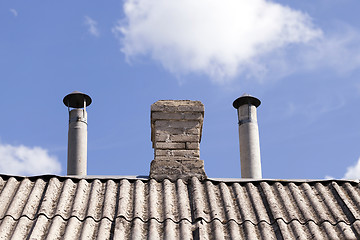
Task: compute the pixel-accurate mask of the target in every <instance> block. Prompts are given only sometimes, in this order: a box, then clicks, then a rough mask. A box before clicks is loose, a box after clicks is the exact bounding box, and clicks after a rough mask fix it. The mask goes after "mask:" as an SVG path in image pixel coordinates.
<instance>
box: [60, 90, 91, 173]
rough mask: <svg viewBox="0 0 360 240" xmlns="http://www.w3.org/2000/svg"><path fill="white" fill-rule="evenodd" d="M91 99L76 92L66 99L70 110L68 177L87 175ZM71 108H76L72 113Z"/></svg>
mask: <svg viewBox="0 0 360 240" xmlns="http://www.w3.org/2000/svg"><path fill="white" fill-rule="evenodd" d="M91 101H92V100H91V98H90V97H89V96H88V95H86V94H84V93H81V92H78V91H75V92H72V93H70V94H68V95H67V96H65V97H64V99H63V102H64V104H65V106H67V107H68V110H69V132H68V163H67V175H86V174H87V112H86V107H87V106H89V105H90V104H91ZM70 108H74V109H72V110H71V111H70Z"/></svg>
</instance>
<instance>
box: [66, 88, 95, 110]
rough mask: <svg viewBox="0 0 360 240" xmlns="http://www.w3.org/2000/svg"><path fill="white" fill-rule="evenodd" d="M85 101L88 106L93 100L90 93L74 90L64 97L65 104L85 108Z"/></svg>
mask: <svg viewBox="0 0 360 240" xmlns="http://www.w3.org/2000/svg"><path fill="white" fill-rule="evenodd" d="M84 102H85V103H86V107H87V106H89V105H90V104H91V102H92V100H91V98H90V97H89V95H87V94H85V93H82V92H79V91H74V92H72V93H70V94H68V95H66V96H65V97H64V99H63V103H64V104H65V106H67V107H72V108H83V107H84V106H85V103H84Z"/></svg>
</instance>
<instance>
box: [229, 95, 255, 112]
mask: <svg viewBox="0 0 360 240" xmlns="http://www.w3.org/2000/svg"><path fill="white" fill-rule="evenodd" d="M244 104H252V105H254V106H255V107H258V106H260V104H261V101H260V100H259V99H257V98H256V97H253V96H251V95H249V94H246V93H244V94H243V95H242V96H241V97H239V98H238V99H236V100H235V101H234V102H233V107H234V108H236V109H238V108H239V107H240V106H242V105H244Z"/></svg>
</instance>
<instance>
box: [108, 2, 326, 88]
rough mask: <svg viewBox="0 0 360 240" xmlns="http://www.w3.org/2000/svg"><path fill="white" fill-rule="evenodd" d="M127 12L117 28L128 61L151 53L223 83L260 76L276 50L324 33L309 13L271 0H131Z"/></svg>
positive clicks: (173, 67) (175, 69)
mask: <svg viewBox="0 0 360 240" xmlns="http://www.w3.org/2000/svg"><path fill="white" fill-rule="evenodd" d="M124 13H125V18H124V19H123V20H121V21H119V22H118V24H117V25H116V26H115V27H114V28H113V32H114V33H115V34H116V35H117V36H118V37H119V39H120V41H121V45H122V48H121V51H122V52H123V53H124V54H125V55H126V57H127V59H128V61H132V60H133V59H134V58H136V57H137V56H148V57H150V58H151V59H153V60H156V61H158V62H160V63H161V64H162V65H163V67H164V68H165V69H167V70H168V71H170V72H172V73H174V74H176V75H183V74H189V73H199V74H205V75H208V76H209V77H211V78H212V79H213V80H214V81H218V82H223V81H224V80H227V79H231V78H233V77H235V76H236V75H238V74H243V75H246V76H249V77H256V78H260V77H261V76H262V75H263V74H264V73H265V72H266V71H267V65H266V63H267V62H268V61H265V62H264V61H262V59H264V58H265V59H266V58H267V57H268V56H269V54H270V53H272V52H274V51H276V50H278V49H282V48H284V47H287V46H292V45H294V44H308V43H310V42H311V41H312V40H314V39H318V38H321V36H322V31H321V30H320V29H318V28H316V27H315V26H314V25H313V24H312V20H311V18H310V17H309V16H308V15H307V14H305V13H302V12H300V11H296V10H293V9H291V8H289V7H286V6H282V5H280V4H277V3H274V2H270V1H266V0H253V1H246V0H197V1H193V0H182V1H175V0H173V1H169V0H125V3H124ZM280 60H281V59H280Z"/></svg>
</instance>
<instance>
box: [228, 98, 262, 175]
mask: <svg viewBox="0 0 360 240" xmlns="http://www.w3.org/2000/svg"><path fill="white" fill-rule="evenodd" d="M260 103H261V102H260V100H259V99H257V98H255V97H253V96H250V95H247V94H244V95H243V96H241V97H240V98H238V99H236V100H235V101H234V103H233V106H234V108H236V109H237V112H238V118H239V143H240V161H241V177H242V178H257V179H261V178H262V171H261V158H260V141H259V127H258V123H257V113H256V108H257V107H258V106H259V105H260Z"/></svg>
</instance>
